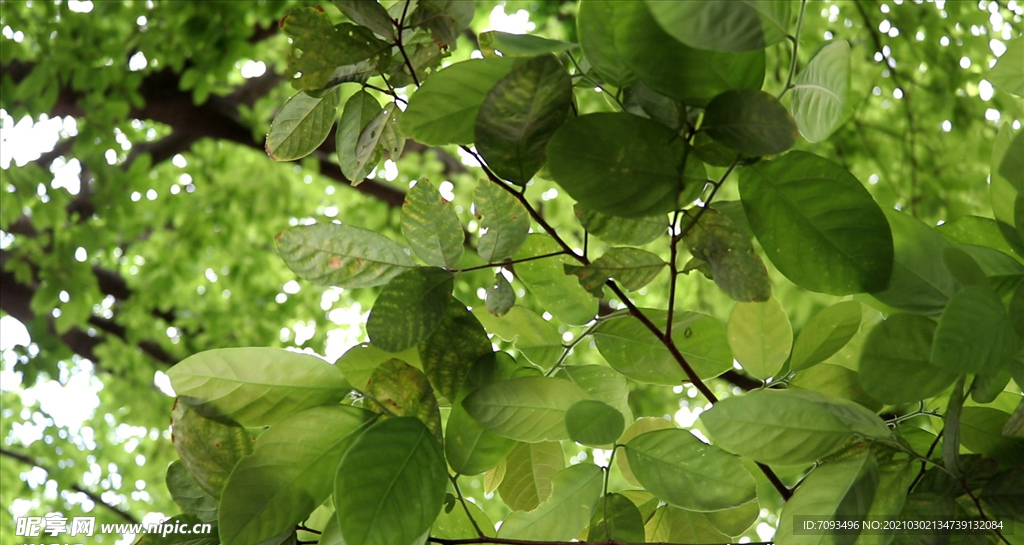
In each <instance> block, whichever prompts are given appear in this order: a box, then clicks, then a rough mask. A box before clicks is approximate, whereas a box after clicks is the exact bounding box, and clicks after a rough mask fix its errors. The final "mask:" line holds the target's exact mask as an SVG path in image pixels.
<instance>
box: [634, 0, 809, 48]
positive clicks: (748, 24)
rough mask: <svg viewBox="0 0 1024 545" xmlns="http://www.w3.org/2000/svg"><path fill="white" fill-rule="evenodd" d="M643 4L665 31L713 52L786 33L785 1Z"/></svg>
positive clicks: (762, 44) (761, 43)
mask: <svg viewBox="0 0 1024 545" xmlns="http://www.w3.org/2000/svg"><path fill="white" fill-rule="evenodd" d="M646 4H647V9H649V10H651V14H652V15H653V16H654V19H655V20H657V21H658V24H660V25H661V28H662V29H664V30H665V32H668V33H669V34H670V35H671V36H672V37H673V38H675V39H676V40H679V41H680V42H682V43H684V44H686V45H688V46H690V47H697V48H701V49H712V50H715V51H749V50H754V49H764V48H766V47H768V46H770V45H774V44H777V43H779V42H781V41H782V40H784V39H785V38H786V34H787V33H788V27H789V12H790V2H789V1H788V0H784V1H782V2H758V1H756V0H743V1H740V2H729V3H728V4H723V3H721V2H715V1H696V2H693V1H691V2H660V1H654V0H647V2H646Z"/></svg>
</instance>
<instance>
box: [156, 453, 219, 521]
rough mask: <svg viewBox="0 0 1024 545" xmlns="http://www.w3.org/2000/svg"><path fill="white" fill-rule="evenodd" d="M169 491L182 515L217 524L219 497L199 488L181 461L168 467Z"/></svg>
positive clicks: (174, 462) (167, 481)
mask: <svg viewBox="0 0 1024 545" xmlns="http://www.w3.org/2000/svg"><path fill="white" fill-rule="evenodd" d="M165 482H166V484H167V490H168V492H170V493H171V497H172V498H174V503H176V504H178V507H180V508H181V511H182V513H185V514H186V515H194V516H195V517H196V518H198V519H199V520H200V521H202V522H217V501H218V500H217V497H216V496H213V495H211V494H210V493H209V492H207V491H206V490H204V489H203V487H202V486H199V481H196V478H195V477H193V476H192V474H191V473H189V472H188V469H187V468H186V467H185V464H184V463H182V461H181V460H175V461H173V462H171V465H170V466H168V467H167V478H166V480H165Z"/></svg>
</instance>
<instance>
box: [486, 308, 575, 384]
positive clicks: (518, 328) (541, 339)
mask: <svg viewBox="0 0 1024 545" xmlns="http://www.w3.org/2000/svg"><path fill="white" fill-rule="evenodd" d="M473 315H474V316H476V317H477V319H478V320H480V323H482V324H483V325H484V327H486V328H487V331H488V332H490V333H493V334H495V335H497V336H498V337H500V338H501V339H504V340H506V341H508V342H511V343H512V344H514V345H515V347H516V349H517V350H519V351H520V352H521V353H522V354H523V356H525V357H526V359H528V360H530V361H531V362H533V363H534V364H536V365H538V366H540V367H542V368H544V369H549V368H550V367H551V366H552V365H554V363H555V360H557V359H558V356H560V355H561V354H562V352H563V351H564V350H565V347H564V346H562V336H561V334H559V333H558V328H556V327H555V326H554V324H552V323H551V322H549V321H547V320H545V319H544V318H542V317H541V316H540V315H539V314H537V313H536V312H534V311H532V310H530V309H528V308H526V307H523V306H519V305H516V306H513V307H512V308H510V309H509V310H508V312H507V313H505V314H504V315H503V316H495V315H492V314H491V313H490V312H489V311H488V312H483V309H480V308H475V309H473Z"/></svg>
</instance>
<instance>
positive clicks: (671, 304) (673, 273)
mask: <svg viewBox="0 0 1024 545" xmlns="http://www.w3.org/2000/svg"><path fill="white" fill-rule="evenodd" d="M676 229H679V210H676V211H675V212H673V213H672V232H673V233H674V232H675V231H676ZM678 256H679V238H677V237H674V236H673V237H672V238H671V239H669V260H668V268H669V276H668V320H667V321H666V322H665V336H666V337H668V338H670V339H671V338H672V319H673V317H674V316H673V314H674V313H675V309H676V284H677V282H676V281H677V280H679V266H678V265H677V264H676V259H678Z"/></svg>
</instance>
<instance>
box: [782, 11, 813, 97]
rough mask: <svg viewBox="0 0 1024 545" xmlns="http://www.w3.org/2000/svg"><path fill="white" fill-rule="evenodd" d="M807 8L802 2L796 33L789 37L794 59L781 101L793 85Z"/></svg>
mask: <svg viewBox="0 0 1024 545" xmlns="http://www.w3.org/2000/svg"><path fill="white" fill-rule="evenodd" d="M805 7H807V0H800V11H799V12H798V13H797V16H796V33H794V34H793V35H792V36H787V38H789V40H790V41H791V42H793V58H791V59H790V60H789V75H788V76H786V85H784V86H783V87H782V92H780V93H779V97H778V98H779V99H780V100H781V99H782V97H783V96H785V95H786V92H788V91H789V89H790V86H791V85H792V84H793V75H794V74H796V61H797V51H798V50H799V49H800V27H801V26H803V23H804V8H805Z"/></svg>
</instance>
